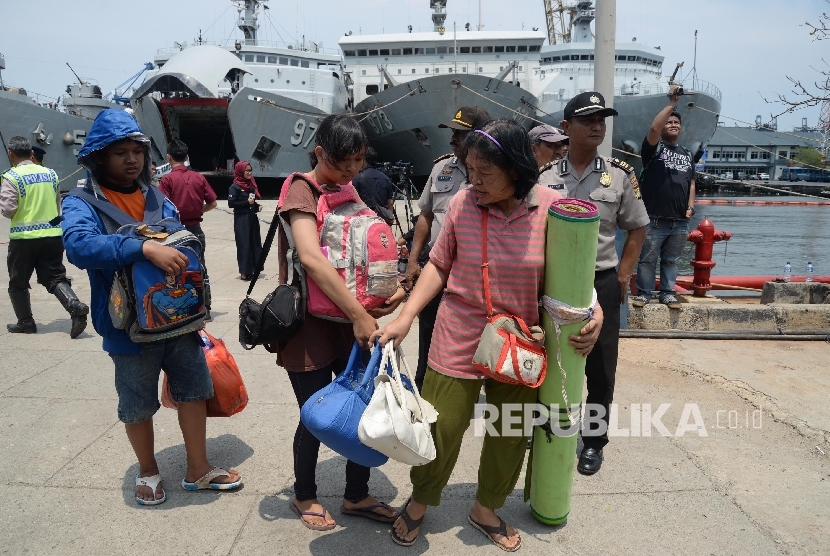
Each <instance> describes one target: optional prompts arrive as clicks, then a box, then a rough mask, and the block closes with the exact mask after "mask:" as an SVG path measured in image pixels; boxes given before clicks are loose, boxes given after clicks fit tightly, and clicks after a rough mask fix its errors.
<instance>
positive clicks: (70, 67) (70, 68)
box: [66, 62, 86, 85]
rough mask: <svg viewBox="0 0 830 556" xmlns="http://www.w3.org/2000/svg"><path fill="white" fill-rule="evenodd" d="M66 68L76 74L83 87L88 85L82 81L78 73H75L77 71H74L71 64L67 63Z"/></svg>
mask: <svg viewBox="0 0 830 556" xmlns="http://www.w3.org/2000/svg"><path fill="white" fill-rule="evenodd" d="M66 67H68V68H69V71H71V72H72V73H74V74H75V78H76V79H77V80H78V82H79V83H80V84H81V85H86V83H85V82H84V80H83V79H81V78H80V77H79V76H78V74H77V73H75V70H73V69H72V66H70V65H69V62H66Z"/></svg>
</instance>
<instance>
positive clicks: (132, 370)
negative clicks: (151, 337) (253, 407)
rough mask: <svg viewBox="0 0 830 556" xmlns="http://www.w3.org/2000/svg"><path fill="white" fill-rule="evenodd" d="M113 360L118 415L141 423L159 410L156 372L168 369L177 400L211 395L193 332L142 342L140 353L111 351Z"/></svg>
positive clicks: (209, 381) (211, 382) (124, 420)
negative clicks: (156, 340) (166, 338)
mask: <svg viewBox="0 0 830 556" xmlns="http://www.w3.org/2000/svg"><path fill="white" fill-rule="evenodd" d="M109 355H110V357H111V358H112V360H113V362H114V363H115V389H116V391H117V392H118V418H119V419H120V420H121V421H122V422H124V423H127V424H133V423H141V422H142V421H146V420H147V419H149V418H150V417H152V416H153V415H154V414H155V413H156V411H158V409H159V407H161V405H160V404H159V399H158V397H159V376H160V373H161V371H162V370H164V372H165V373H167V381H168V382H169V383H170V394H171V395H172V396H173V399H174V400H175V401H176V402H179V403H182V402H198V401H201V400H207V399H210V398H212V397H213V381H212V380H211V378H210V371H209V370H208V367H207V363H206V362H205V354H204V352H203V351H202V343H201V341H200V340H199V336H198V335H197V334H196V333H195V332H193V333H190V334H184V335H183V336H178V337H176V338H171V339H169V340H161V341H158V342H148V343H146V344H142V351H141V353H140V354H120V353H110V354H109Z"/></svg>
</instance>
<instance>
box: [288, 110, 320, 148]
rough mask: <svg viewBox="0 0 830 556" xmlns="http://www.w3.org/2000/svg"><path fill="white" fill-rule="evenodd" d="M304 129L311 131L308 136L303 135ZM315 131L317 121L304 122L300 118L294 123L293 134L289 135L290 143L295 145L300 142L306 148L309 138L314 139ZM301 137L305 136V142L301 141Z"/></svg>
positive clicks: (309, 141)
mask: <svg viewBox="0 0 830 556" xmlns="http://www.w3.org/2000/svg"><path fill="white" fill-rule="evenodd" d="M306 130H310V131H311V133H309V134H308V137H305V134H306ZM315 133H317V122H311V123H306V121H305V119H303V118H300V119H299V120H297V123H295V124H294V135H293V136H292V137H291V144H292V145H294V146H295V147H296V146H298V145H300V143H302V145H303V148H304V149H305V148H308V145H309V144H310V143H311V140H312V139H314V134H315ZM303 138H305V142H303Z"/></svg>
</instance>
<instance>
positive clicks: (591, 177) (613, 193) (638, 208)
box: [549, 155, 649, 272]
mask: <svg viewBox="0 0 830 556" xmlns="http://www.w3.org/2000/svg"><path fill="white" fill-rule="evenodd" d="M550 179H551V180H553V185H557V184H562V185H563V186H564V190H560V193H561V194H562V195H563V196H564V197H571V198H574V199H583V200H586V201H591V202H592V203H594V204H595V205H597V207H598V208H599V216H600V226H599V246H598V248H597V264H596V271H597V272H600V271H603V270H608V269H610V268H615V267H616V266H617V264H618V263H619V259H618V257H617V250H616V248H615V246H614V238H615V237H616V235H617V228H620V229H622V230H634V229H637V228H642V227H643V226H645V225H646V224H648V223H649V218H648V213H646V207H645V205H644V204H643V200H642V196H641V195H640V185H639V184H638V183H637V178H636V176H635V175H634V168H632V167H631V166H630V165H628V164H626V163H625V162H620V161H619V160H617V159H614V158H603V157H600V156H598V157H597V158H596V159H595V160H594V162H593V163H592V164H591V165H590V166H588V168H587V169H586V170H585V173H584V174H583V175H582V176H581V177H580V176H578V175H577V173H576V170H574V168H573V166H572V165H571V161H570V158H569V156H568V155H565V158H563V159H562V160H560V161H559V162H558V163H557V165H556V172H554V175H553V177H552V178H550ZM549 186H550V185H549Z"/></svg>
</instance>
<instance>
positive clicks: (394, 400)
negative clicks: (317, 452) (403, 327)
mask: <svg viewBox="0 0 830 556" xmlns="http://www.w3.org/2000/svg"><path fill="white" fill-rule="evenodd" d="M392 344H393V342H392V341H389V342H387V343H386V346H385V347H384V348H383V357H382V359H381V363H380V373H378V376H377V377H375V392H374V394H372V399H371V400H370V401H369V405H368V406H367V407H366V411H364V413H363V416H362V417H361V418H360V425H359V426H358V429H357V435H358V438H360V441H361V442H362V443H363V444H365V445H366V446H369V447H370V448H374V449H375V450H377V451H378V452H380V453H382V454H384V455H386V456H389V457H390V458H392V459H394V460H397V461H400V462H401V463H405V464H407V465H412V466H417V465H424V464H425V463H429V462H430V461H432V460H434V459H435V442H433V440H432V431H431V430H430V424H431V423H434V422H435V421H436V420H437V419H438V412H437V411H435V408H434V407H432V404H430V403H429V402H427V401H426V400H424V399H423V398H421V394H420V392H418V388H417V387H416V386H415V379H414V377H413V376H412V371H411V370H410V369H409V364H408V363H407V362H406V358H405V356H404V354H403V350H401V349H400V348H398V349H397V350H396V349H395V348H394V347H393V345H392ZM400 361H403V368H404V370H405V372H406V376H407V377H408V378H409V381H410V383H411V384H412V389H413V390H414V393H413V392H410V391H409V390H407V389H406V388H405V387H404V385H403V380H402V377H401V373H400V367H399V362H400Z"/></svg>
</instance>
